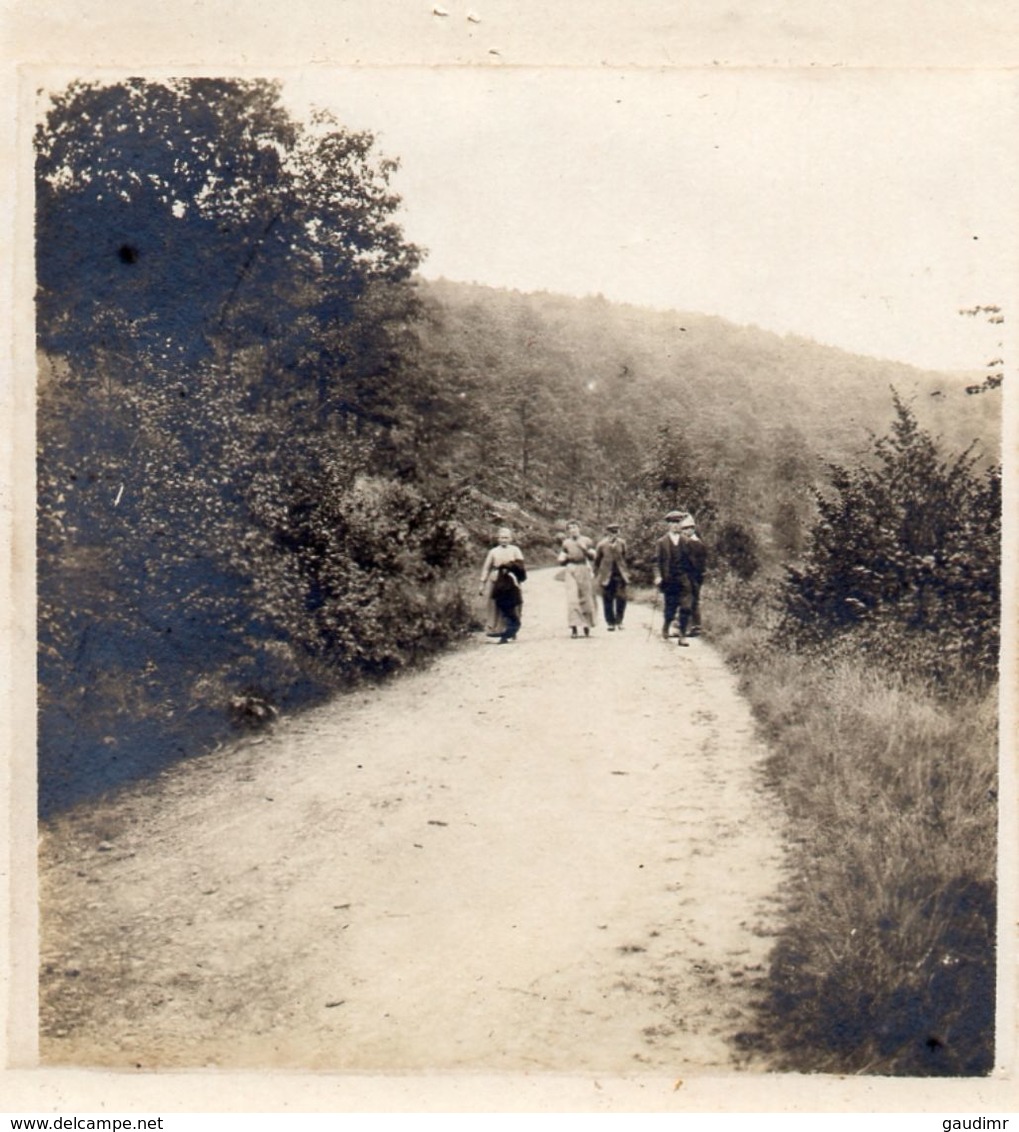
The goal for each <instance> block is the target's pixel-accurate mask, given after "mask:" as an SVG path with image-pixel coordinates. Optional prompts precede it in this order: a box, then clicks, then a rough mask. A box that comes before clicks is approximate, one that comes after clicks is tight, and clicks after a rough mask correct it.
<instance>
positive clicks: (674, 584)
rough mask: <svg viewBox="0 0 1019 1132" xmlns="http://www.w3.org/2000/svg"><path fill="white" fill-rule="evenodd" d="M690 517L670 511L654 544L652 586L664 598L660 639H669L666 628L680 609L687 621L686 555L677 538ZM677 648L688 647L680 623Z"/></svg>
mask: <svg viewBox="0 0 1019 1132" xmlns="http://www.w3.org/2000/svg"><path fill="white" fill-rule="evenodd" d="M687 518H689V516H688V515H687V514H686V512H685V511H670V512H669V513H668V515H666V516H665V522H666V523H667V524H668V530H667V531H666V533H665V534H664V535H662V537H661V538H660V539H659V540H658V542H657V543H655V585H656V586H657V587H658V589H659V590H661V592H662V596H663V598H664V599H665V612H664V618H665V620H664V622H663V624H662V637H663V638H664V639H665V640H668V639H669V626H670V625H671V624H672V622H673V621H674V620H675V619H676V614H677V613H679V612H680V610H681V609H682V608H683V606H685V607H686V609H687V619H689V610H690V608H691V599H692V590H691V580H690V574H689V572H688V570H687V567H686V553H685V549H684V546H683V539H682V537H681V535H680V524H681V523H682V522H683V520H684V519H687ZM679 645H680V646H681V647H682V648H686V647H687V641H686V625H685V623H684V622H683V621H682V619H681V622H680V632H679Z"/></svg>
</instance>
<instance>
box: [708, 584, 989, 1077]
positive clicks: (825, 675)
mask: <svg viewBox="0 0 1019 1132" xmlns="http://www.w3.org/2000/svg"><path fill="white" fill-rule="evenodd" d="M705 597H706V601H707V602H710V608H709V610H708V611H707V612H708V616H707V617H706V620H707V623H708V624H709V625H710V626H711V632H712V639H713V640H714V641H715V643H717V645H718V647H719V648H720V649H721V650H722V652H723V654H724V655H725V657H726V658H727V660H728V661H729V663H730V664H731V665H732V667H733V668H734V669H735V670H736V671H737V673H738V674H739V676H740V680H741V683H742V688H743V691H744V693H745V694H746V695H747V696H748V698H749V700H750V702H751V704H752V706H753V709H754V712H755V714H756V716H757V719H758V721H759V724H760V727H761V729H762V733H763V734H764V736H765V737H766V739H767V740H768V742H769V745H770V747H771V750H772V754H771V756H770V759H769V765H768V771H769V777H770V781H771V783H772V784H773V787H774V789H775V790H776V791H777V792H778V794H779V796H780V797H781V799H782V802H783V804H784V806H785V810H786V813H787V815H788V821H789V836H790V842H791V865H792V875H791V879H790V882H789V886H788V891H787V893H786V909H785V910H786V925H785V929H784V931H783V932H782V934H781V936H780V939H779V942H778V944H777V946H776V947H775V949H774V952H773V955H772V960H771V968H770V979H769V986H770V989H769V992H768V994H767V998H766V1001H765V1002H764V1003H763V1005H762V1014H763V1019H762V1021H763V1027H764V1029H765V1030H766V1032H767V1033H768V1034H769V1035H770V1037H771V1040H772V1043H773V1050H772V1052H773V1054H774V1058H775V1062H776V1065H777V1067H778V1068H780V1069H784V1070H794V1071H801V1072H833V1073H873V1074H883V1075H924V1076H926V1075H980V1074H985V1073H988V1072H989V1071H990V1069H991V1067H992V1063H993V1038H994V977H995V968H994V963H995V956H994V942H995V939H994V930H995V916H994V911H995V837H996V817H997V811H996V746H997V735H996V708H997V705H996V697H995V695H994V694H987V693H984V694H983V695H978V694H976V693H974V692H972V691H969V692H961V693H959V694H957V695H955V696H949V695H946V694H945V692H944V690H943V689H936V688H932V687H931V686H930V685H929V684H926V683H925V682H924V681H922V680H921V679H919V678H917V677H915V676H911V675H909V674H908V673H906V674H903V673H901V672H896V671H894V670H892V669H890V668H888V667H879V666H877V665H876V664H874V663H873V661H869V660H867V659H864V658H863V657H861V656H853V655H852V654H851V653H850V654H848V655H847V653H846V650H840V651H841V655H840V656H839V657H837V658H834V657H824V656H818V655H815V656H811V657H807V656H804V655H800V654H797V653H795V652H794V651H792V650H790V649H787V648H785V647H784V646H783V645H782V643H781V642H776V639H775V637H774V636H773V631H774V619H773V617H772V615H771V611H770V610H769V607H768V600H767V597H766V590H765V589H764V588H763V587H762V588H753V587H749V586H747V585H746V584H745V583H740V584H739V585H738V586H737V585H733V584H729V585H725V584H722V585H720V586H718V587H717V588H715V589H714V590H713V591H712V592H711V593H710V594H706V595H705Z"/></svg>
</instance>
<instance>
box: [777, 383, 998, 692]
mask: <svg viewBox="0 0 1019 1132" xmlns="http://www.w3.org/2000/svg"><path fill="white" fill-rule="evenodd" d="M895 409H896V420H895V422H894V424H893V426H892V429H891V431H890V433H889V434H888V435H887V436H884V437H882V438H880V439H878V440H876V441H875V442H874V444H873V453H872V455H873V457H874V460H873V461H872V462H871V463H868V464H861V465H860V466H858V467H856V468H851V469H847V468H841V467H833V468H832V469H831V477H832V489H833V490H832V493H831V494H830V495H825V494H823V493H822V494H820V495H819V497H818V509H819V519H818V522H817V524H816V526H815V527H814V529H813V531H812V534H811V541H810V545H809V547H808V549H807V552H806V555H805V558H804V561H803V562H802V564H800V565H797V566H791V567H789V570H788V579H787V583H786V591H785V592H786V612H787V616H786V619H785V623H784V625H783V632H784V633H786V634H789V635H791V636H792V637H794V638H795V639H796V640H797V641H798V642H799V643H801V644H804V645H808V646H809V645H821V646H822V647H825V648H827V647H828V642H829V640H830V639H831V638H832V637H833V636H836V637H837V636H839V635H840V634H845V633H847V632H852V633H854V637H853V642H854V643H853V645H852V646H851V647H857V645H858V644H859V642H860V640H861V639H862V640H864V641H867V642H869V647H874V646H875V645H876V643H877V642H879V641H880V640H881V639H882V638H884V640H885V641H886V644H887V646H888V647H889V648H891V649H893V650H895V651H899V652H904V653H905V654H907V655H909V656H911V657H912V658H913V663H914V664H915V665H916V667H917V669H918V671H922V672H923V673H924V674H925V675H927V676H930V677H933V678H935V679H937V680H939V681H941V682H942V683H944V682H946V681H951V680H952V679H953V678H955V677H959V678H962V677H964V676H967V675H968V676H971V677H973V678H976V679H978V680H983V681H985V682H986V681H988V680H993V678H994V676H995V673H996V671H997V657H998V647H999V635H998V622H999V617H1000V590H999V572H1000V562H1001V553H1000V533H1001V475H1000V469H999V468H997V467H994V468H991V469H989V470H987V471H986V472H984V473H983V474H978V472H977V470H976V469H977V463H978V461H977V457H976V456H975V455H974V454H973V452H972V451H967V452H964V453H962V454H961V455H959V456H956V457H954V458H945V457H943V456H942V455H941V453H940V451H939V449H938V445H937V443H936V442H935V440H934V439H933V438H932V437H931V436H930V435H929V434H928V433H926V432H924V431H923V430H922V429H921V428H920V427H919V426H918V424H917V422H916V419H915V417H914V416H913V414H912V413H911V411H910V410H909V408H908V407H907V406H906V405H905V404H904V403H903V402H902V401H901V399H900V398H899V397H898V396H895ZM859 630H862V632H857V631H859Z"/></svg>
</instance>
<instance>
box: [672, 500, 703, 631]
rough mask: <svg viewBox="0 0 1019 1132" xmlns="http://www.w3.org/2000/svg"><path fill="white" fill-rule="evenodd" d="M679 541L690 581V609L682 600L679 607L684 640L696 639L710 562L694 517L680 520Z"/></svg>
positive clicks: (689, 516)
mask: <svg viewBox="0 0 1019 1132" xmlns="http://www.w3.org/2000/svg"><path fill="white" fill-rule="evenodd" d="M679 541H680V545H681V546H682V548H683V568H684V569H685V570H686V574H687V577H688V578H689V579H690V608H689V609H688V610H684V609H683V602H682V600H681V601H680V607H679V631H680V634H681V636H680V639H681V640H682V638H683V636H691V637H696V636H698V635H699V633H700V631H701V583H702V582H703V581H704V568H705V566H706V565H707V560H708V552H707V549H706V548H705V546H704V543H702V542H701V540H700V538H698V536H697V524H696V523H695V522H694V517H693V515H687V516H686V518H684V519H682V520H680V524H679Z"/></svg>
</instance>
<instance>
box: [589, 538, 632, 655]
mask: <svg viewBox="0 0 1019 1132" xmlns="http://www.w3.org/2000/svg"><path fill="white" fill-rule="evenodd" d="M605 531H606V534H605V537H604V538H603V539H602V540H601V541H600V542H599V543H598V545H597V546H596V547H595V550H594V580H595V582H596V584H597V586H598V588H599V589H600V590H601V596H602V608H603V609H604V610H605V624H606V625H608V627H609V632H610V633H612V632H614V631H615V630H616V629H622V627H623V615H624V614H625V613H626V586H627V584H628V583H629V581H630V571H629V567H628V566H627V564H626V542H625V541H624V540H623V539H622V538H620V537H619V524H618V523H608V524H607V525H606V527H605Z"/></svg>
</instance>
